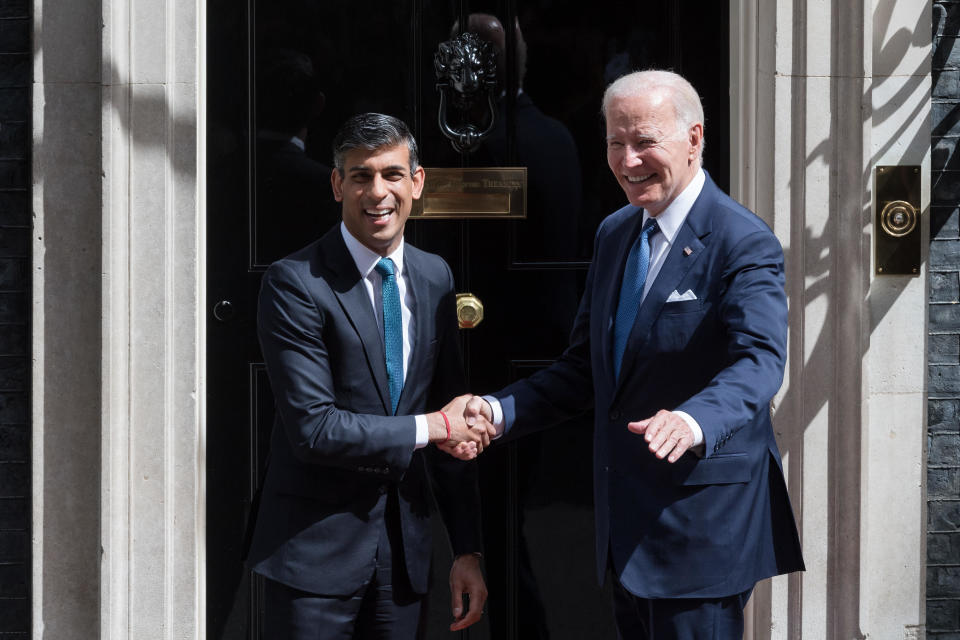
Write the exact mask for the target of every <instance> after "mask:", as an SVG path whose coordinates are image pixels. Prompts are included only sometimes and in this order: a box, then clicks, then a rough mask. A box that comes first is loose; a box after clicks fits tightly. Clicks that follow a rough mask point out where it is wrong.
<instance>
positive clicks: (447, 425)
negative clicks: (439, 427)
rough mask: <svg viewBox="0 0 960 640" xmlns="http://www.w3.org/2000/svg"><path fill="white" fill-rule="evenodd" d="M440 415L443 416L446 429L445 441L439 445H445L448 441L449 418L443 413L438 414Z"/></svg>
mask: <svg viewBox="0 0 960 640" xmlns="http://www.w3.org/2000/svg"><path fill="white" fill-rule="evenodd" d="M440 415H441V416H443V424H444V426H446V427H447V439H446V440H444V441H443V442H442V443H441V444H446V443H447V442H448V441H449V440H450V418H448V417H447V414H445V413H444V412H443V411H441V412H440Z"/></svg>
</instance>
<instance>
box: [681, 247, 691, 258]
mask: <svg viewBox="0 0 960 640" xmlns="http://www.w3.org/2000/svg"><path fill="white" fill-rule="evenodd" d="M691 253H693V249H691V248H690V247H684V248H683V255H685V256H688V255H690V254H691Z"/></svg>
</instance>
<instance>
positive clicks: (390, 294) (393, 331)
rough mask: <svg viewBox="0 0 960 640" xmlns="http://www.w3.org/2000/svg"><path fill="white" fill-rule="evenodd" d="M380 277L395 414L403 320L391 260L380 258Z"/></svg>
mask: <svg viewBox="0 0 960 640" xmlns="http://www.w3.org/2000/svg"><path fill="white" fill-rule="evenodd" d="M374 268H375V269H376V270H377V273H379V274H380V277H381V282H382V284H381V288H380V291H381V294H382V298H383V347H384V349H385V350H386V357H387V380H388V381H389V384H390V404H391V406H392V408H393V413H394V414H396V413H397V404H398V403H399V402H400V392H401V391H403V320H402V319H401V317H400V289H399V288H398V287H397V276H396V275H395V274H394V272H393V268H394V267H393V260H391V259H390V258H380V261H379V262H378V263H377V266H376V267H374Z"/></svg>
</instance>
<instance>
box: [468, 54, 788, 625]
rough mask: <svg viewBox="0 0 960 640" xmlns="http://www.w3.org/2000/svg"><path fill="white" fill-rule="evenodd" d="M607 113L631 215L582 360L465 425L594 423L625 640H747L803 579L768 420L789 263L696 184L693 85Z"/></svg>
mask: <svg viewBox="0 0 960 640" xmlns="http://www.w3.org/2000/svg"><path fill="white" fill-rule="evenodd" d="M603 113H604V116H605V120H606V127H607V161H608V164H609V166H610V169H611V170H612V171H613V174H614V176H615V177H616V179H617V181H618V182H619V184H620V186H621V187H622V188H623V190H624V192H625V193H626V195H627V199H628V201H629V202H630V204H629V205H628V206H626V207H624V208H622V209H620V210H619V211H617V212H615V213H613V214H612V215H611V216H609V217H607V218H606V219H605V220H604V221H603V223H602V224H601V225H600V228H599V229H598V231H597V234H596V238H595V241H594V256H593V263H592V265H591V267H590V272H589V275H588V276H587V283H586V290H585V292H584V294H583V298H582V300H581V302H580V309H579V311H578V313H577V319H576V321H575V323H574V327H573V330H572V333H571V338H570V345H569V347H568V348H567V350H566V351H565V352H564V353H563V355H562V356H561V357H560V359H559V360H557V362H556V363H554V364H553V365H552V366H550V367H548V368H546V369H544V370H542V371H540V372H538V373H537V374H535V375H533V376H531V377H530V378H527V379H525V380H521V381H519V382H516V383H514V384H512V385H510V386H508V387H507V388H505V389H503V390H502V391H500V392H497V393H495V394H493V396H488V397H486V401H484V399H481V398H475V399H472V400H471V401H470V402H469V403H468V412H467V420H468V422H470V421H471V420H473V419H474V418H475V417H477V416H480V415H483V416H484V417H486V418H487V419H489V420H491V421H493V422H494V423H496V424H497V425H498V426H499V427H500V428H503V429H505V432H506V437H508V438H509V437H513V436H515V435H520V434H522V433H529V432H530V431H533V430H536V429H539V428H544V427H546V426H549V425H550V424H553V423H556V422H558V421H560V420H562V419H564V418H566V417H570V416H572V415H575V414H577V413H580V412H583V411H585V410H588V409H590V408H593V409H594V411H595V426H594V429H595V433H594V499H595V511H596V533H597V538H596V543H597V546H596V550H597V577H598V579H599V580H600V581H601V582H602V580H603V577H604V575H605V574H606V573H607V571H608V570H609V571H612V573H613V574H614V575H615V577H616V580H615V581H614V593H615V597H614V612H615V615H616V619H617V627H618V629H619V632H620V635H621V637H622V638H624V639H633V638H657V639H660V638H683V639H690V638H693V639H701V638H702V639H707V638H711V639H713V638H724V639H726V638H739V637H741V636H742V634H743V607H744V604H745V603H746V601H747V599H748V598H749V596H750V593H751V591H752V589H753V587H754V585H755V583H756V582H757V581H758V580H761V579H763V578H767V577H770V576H774V575H778V574H782V573H787V572H790V571H798V570H802V569H803V559H802V557H801V553H800V544H799V539H798V536H797V530H796V525H795V523H794V519H793V514H792V510H791V507H790V501H789V498H788V496H787V491H786V486H785V483H784V479H783V473H782V470H781V460H780V454H779V452H778V450H777V445H776V442H775V440H774V435H773V429H772V425H771V421H770V406H769V404H770V400H771V398H772V397H773V395H774V394H775V393H776V392H777V390H778V389H779V387H780V384H781V381H782V379H783V368H784V363H785V359H786V339H787V300H786V295H785V293H784V275H783V251H782V249H781V246H780V243H779V242H778V241H777V238H776V237H775V236H774V234H773V233H772V232H771V231H770V229H769V228H768V227H767V225H766V224H764V223H763V221H762V220H760V219H759V218H758V217H757V216H755V215H754V214H752V213H751V212H749V211H748V210H746V209H745V208H744V207H742V206H740V205H739V204H737V203H736V202H734V201H733V200H732V199H730V198H729V197H728V196H727V195H726V194H724V193H722V192H721V191H720V189H719V188H718V187H717V186H716V185H715V184H714V182H713V181H712V180H711V179H710V177H709V176H708V175H707V174H706V173H705V172H704V171H703V169H702V168H701V155H702V152H703V111H702V107H701V104H700V99H699V96H698V95H697V93H696V91H695V90H694V88H693V87H692V86H691V85H690V84H689V83H688V82H687V81H686V80H684V79H683V78H682V77H680V76H678V75H676V74H673V73H669V72H663V71H645V72H638V73H634V74H630V75H628V76H624V77H622V78H620V79H619V80H617V81H615V82H614V83H612V84H611V85H610V87H608V89H607V91H606V93H605V95H604V99H603Z"/></svg>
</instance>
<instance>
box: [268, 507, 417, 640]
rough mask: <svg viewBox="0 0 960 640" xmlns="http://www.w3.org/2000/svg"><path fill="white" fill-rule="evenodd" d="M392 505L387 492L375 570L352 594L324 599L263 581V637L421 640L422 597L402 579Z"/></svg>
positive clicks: (276, 639)
mask: <svg viewBox="0 0 960 640" xmlns="http://www.w3.org/2000/svg"><path fill="white" fill-rule="evenodd" d="M396 500H397V498H396V492H392V493H391V497H390V499H389V500H388V502H387V514H386V517H385V518H384V526H383V527H382V528H381V532H380V540H379V542H378V545H377V557H376V563H375V567H374V570H373V572H372V575H371V577H370V579H369V580H368V581H367V582H366V583H365V584H364V585H363V587H361V588H360V590H359V591H358V592H357V593H354V594H351V595H348V596H325V595H322V594H315V593H309V592H306V591H301V590H299V589H295V588H293V587H290V586H288V585H285V584H283V583H280V582H276V581H274V580H270V579H268V578H264V615H263V627H262V629H263V637H264V638H270V639H271V640H415V639H416V638H419V637H420V636H421V635H422V630H421V628H420V625H421V618H422V615H421V614H422V610H423V606H424V604H425V602H426V598H425V596H424V595H423V594H418V593H415V592H414V591H413V589H412V588H411V586H410V581H409V578H408V577H407V570H406V565H405V563H404V557H403V545H402V542H401V539H400V534H399V531H400V525H399V515H398V513H397V510H396ZM318 571H323V568H322V567H319V568H318Z"/></svg>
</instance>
